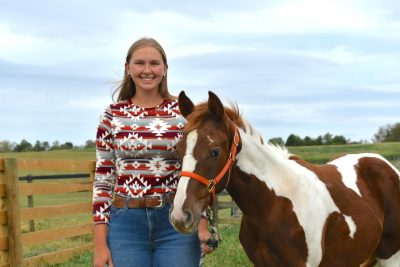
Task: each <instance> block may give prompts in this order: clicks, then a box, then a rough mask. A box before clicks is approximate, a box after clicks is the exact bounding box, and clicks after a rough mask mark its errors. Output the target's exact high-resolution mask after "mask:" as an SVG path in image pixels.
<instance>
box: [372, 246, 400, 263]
mask: <svg viewBox="0 0 400 267" xmlns="http://www.w3.org/2000/svg"><path fill="white" fill-rule="evenodd" d="M377 260H378V265H377V266H379V267H398V266H400V250H399V251H397V253H396V254H394V255H392V256H391V257H390V258H389V259H387V260H383V259H377Z"/></svg>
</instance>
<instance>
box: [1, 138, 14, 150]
mask: <svg viewBox="0 0 400 267" xmlns="http://www.w3.org/2000/svg"><path fill="white" fill-rule="evenodd" d="M15 146H16V144H15V143H11V142H10V141H8V140H4V141H1V142H0V152H11V151H13V150H14V148H15Z"/></svg>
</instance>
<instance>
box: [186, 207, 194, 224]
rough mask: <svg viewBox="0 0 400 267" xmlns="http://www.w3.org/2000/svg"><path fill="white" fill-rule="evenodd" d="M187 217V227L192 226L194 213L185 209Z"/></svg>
mask: <svg viewBox="0 0 400 267" xmlns="http://www.w3.org/2000/svg"><path fill="white" fill-rule="evenodd" d="M185 217H186V221H185V225H186V227H190V226H191V225H192V224H193V213H192V212H190V211H185Z"/></svg>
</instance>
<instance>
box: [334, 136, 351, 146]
mask: <svg viewBox="0 0 400 267" xmlns="http://www.w3.org/2000/svg"><path fill="white" fill-rule="evenodd" d="M345 144H347V139H346V137H344V136H343V135H335V136H334V137H333V139H332V145H345Z"/></svg>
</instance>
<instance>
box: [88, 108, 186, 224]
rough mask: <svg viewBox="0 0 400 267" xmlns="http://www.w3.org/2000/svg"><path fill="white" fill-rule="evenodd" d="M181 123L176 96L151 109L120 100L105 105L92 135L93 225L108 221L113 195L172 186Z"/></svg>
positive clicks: (145, 192) (176, 171)
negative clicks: (94, 156) (93, 146)
mask: <svg viewBox="0 0 400 267" xmlns="http://www.w3.org/2000/svg"><path fill="white" fill-rule="evenodd" d="M185 123H186V120H185V119H184V118H183V116H181V114H180V112H179V107H178V102H177V101H176V100H164V102H163V103H162V104H161V105H159V106H157V107H155V108H141V107H138V106H135V105H133V104H132V103H130V101H121V102H118V103H115V104H111V105H110V106H109V107H108V108H107V109H106V110H105V112H104V113H103V114H102V116H101V118H100V124H99V126H98V129H97V136H96V172H95V177H94V184H93V221H94V223H95V224H97V223H108V221H109V210H110V205H111V203H112V198H113V194H118V195H122V196H126V197H131V198H135V197H141V196H144V195H151V194H154V193H166V192H169V191H176V187H177V185H178V178H179V171H180V168H181V165H180V160H179V159H178V158H177V155H176V152H175V147H176V144H177V143H178V141H179V140H180V139H181V137H182V133H183V127H184V125H185Z"/></svg>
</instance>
